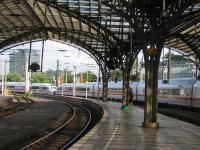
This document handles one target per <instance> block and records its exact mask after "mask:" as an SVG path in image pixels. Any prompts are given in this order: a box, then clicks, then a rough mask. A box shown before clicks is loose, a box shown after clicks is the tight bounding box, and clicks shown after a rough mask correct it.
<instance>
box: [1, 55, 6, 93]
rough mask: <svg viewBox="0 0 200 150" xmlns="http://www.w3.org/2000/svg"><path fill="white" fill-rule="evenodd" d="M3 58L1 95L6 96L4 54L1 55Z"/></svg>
mask: <svg viewBox="0 0 200 150" xmlns="http://www.w3.org/2000/svg"><path fill="white" fill-rule="evenodd" d="M1 55H2V56H3V63H2V79H1V80H2V84H1V94H2V95H3V94H4V69H5V64H4V63H5V62H4V61H5V58H4V54H1Z"/></svg>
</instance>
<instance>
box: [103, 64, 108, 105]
mask: <svg viewBox="0 0 200 150" xmlns="http://www.w3.org/2000/svg"><path fill="white" fill-rule="evenodd" d="M102 79H103V89H102V99H103V101H104V102H106V101H107V100H108V70H107V68H106V65H104V68H103V70H102Z"/></svg>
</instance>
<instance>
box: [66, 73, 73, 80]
mask: <svg viewBox="0 0 200 150" xmlns="http://www.w3.org/2000/svg"><path fill="white" fill-rule="evenodd" d="M65 78H67V83H73V75H72V72H71V71H67V72H66V77H65Z"/></svg>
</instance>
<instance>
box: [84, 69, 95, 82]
mask: <svg viewBox="0 0 200 150" xmlns="http://www.w3.org/2000/svg"><path fill="white" fill-rule="evenodd" d="M87 76H88V82H95V81H97V76H96V75H95V74H94V73H93V72H91V71H87V72H85V73H84V74H83V77H84V81H86V80H87Z"/></svg>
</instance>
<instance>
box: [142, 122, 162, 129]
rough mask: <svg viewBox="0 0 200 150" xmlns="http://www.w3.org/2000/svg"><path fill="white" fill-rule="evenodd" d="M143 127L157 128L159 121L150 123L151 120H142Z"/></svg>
mask: <svg viewBox="0 0 200 150" xmlns="http://www.w3.org/2000/svg"><path fill="white" fill-rule="evenodd" d="M142 127H143V128H152V129H158V128H159V122H155V123H151V122H142Z"/></svg>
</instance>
